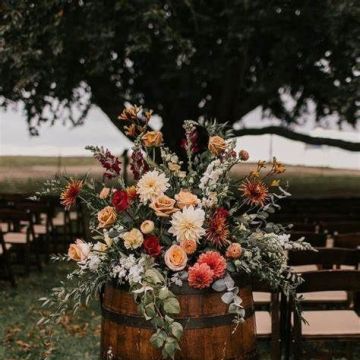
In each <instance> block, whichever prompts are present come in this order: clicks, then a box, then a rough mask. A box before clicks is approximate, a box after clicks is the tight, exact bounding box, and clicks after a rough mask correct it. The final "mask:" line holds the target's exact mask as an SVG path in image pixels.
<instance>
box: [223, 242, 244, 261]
mask: <svg viewBox="0 0 360 360" xmlns="http://www.w3.org/2000/svg"><path fill="white" fill-rule="evenodd" d="M241 254H242V248H241V245H240V244H238V243H231V244H230V245H229V247H228V248H227V250H226V254H225V255H226V257H227V258H230V259H238V258H239V257H240V256H241Z"/></svg>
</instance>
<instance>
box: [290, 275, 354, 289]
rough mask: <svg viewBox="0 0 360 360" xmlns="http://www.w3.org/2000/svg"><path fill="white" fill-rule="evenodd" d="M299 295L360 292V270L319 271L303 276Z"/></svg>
mask: <svg viewBox="0 0 360 360" xmlns="http://www.w3.org/2000/svg"><path fill="white" fill-rule="evenodd" d="M302 277H303V279H304V282H303V283H302V284H301V285H300V286H299V287H298V288H297V292H298V293H306V292H318V291H354V292H355V291H360V271H359V270H318V271H308V272H304V273H303V274H302Z"/></svg>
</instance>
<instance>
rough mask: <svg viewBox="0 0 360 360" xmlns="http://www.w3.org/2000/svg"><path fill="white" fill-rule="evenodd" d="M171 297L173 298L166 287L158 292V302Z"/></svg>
mask: <svg viewBox="0 0 360 360" xmlns="http://www.w3.org/2000/svg"><path fill="white" fill-rule="evenodd" d="M173 296H174V294H173V293H172V292H171V291H170V290H169V289H168V288H167V287H163V288H161V289H160V291H159V299H160V300H165V299H166V298H168V297H173Z"/></svg>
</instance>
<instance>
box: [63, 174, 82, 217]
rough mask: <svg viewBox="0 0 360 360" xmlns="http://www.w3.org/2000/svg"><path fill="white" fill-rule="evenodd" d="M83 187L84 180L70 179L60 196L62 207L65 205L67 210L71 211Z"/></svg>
mask: <svg viewBox="0 0 360 360" xmlns="http://www.w3.org/2000/svg"><path fill="white" fill-rule="evenodd" d="M82 187H83V181H82V180H74V179H70V181H69V182H68V184H67V185H66V187H65V189H64V191H63V192H62V193H61V195H60V200H61V205H63V206H64V207H65V209H67V210H69V209H70V208H71V206H73V205H75V203H76V198H77V197H78V195H79V194H80V191H81V189H82Z"/></svg>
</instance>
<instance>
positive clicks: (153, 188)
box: [136, 170, 170, 203]
mask: <svg viewBox="0 0 360 360" xmlns="http://www.w3.org/2000/svg"><path fill="white" fill-rule="evenodd" d="M169 186H170V185H169V179H168V178H167V177H166V176H165V174H164V173H160V172H159V171H157V170H153V171H148V172H147V173H146V174H144V175H143V176H142V178H141V179H140V180H139V181H138V183H137V186H136V192H137V193H138V194H139V197H140V200H141V202H143V203H146V202H148V201H152V200H154V199H155V198H157V197H159V196H161V195H163V194H164V192H165V191H166V190H167V189H168V188H169Z"/></svg>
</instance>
